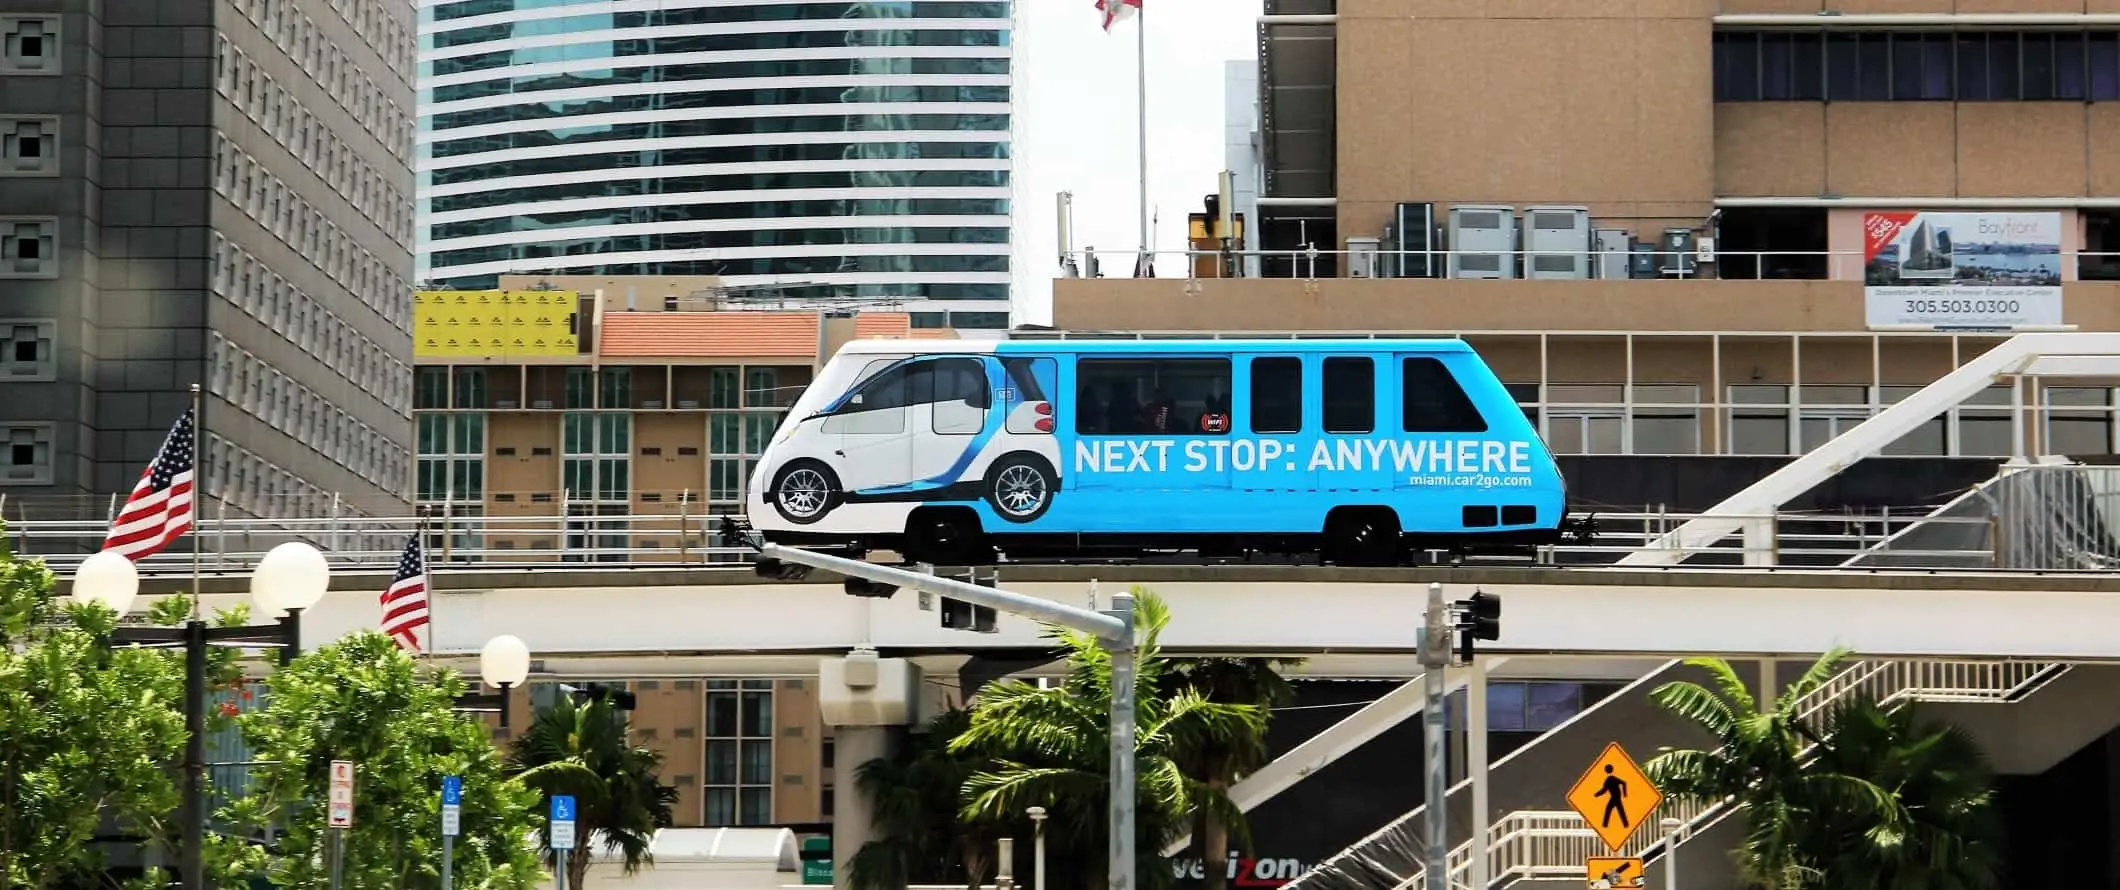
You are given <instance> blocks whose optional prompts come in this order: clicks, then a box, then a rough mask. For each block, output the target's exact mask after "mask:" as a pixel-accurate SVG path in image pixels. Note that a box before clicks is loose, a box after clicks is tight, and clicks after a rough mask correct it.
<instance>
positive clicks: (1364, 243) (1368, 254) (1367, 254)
mask: <svg viewBox="0 0 2120 890" xmlns="http://www.w3.org/2000/svg"><path fill="white" fill-rule="evenodd" d="M1381 243H1382V241H1381V240H1379V239H1376V238H1349V239H1347V277H1349V278H1375V277H1377V245H1379V244H1381Z"/></svg>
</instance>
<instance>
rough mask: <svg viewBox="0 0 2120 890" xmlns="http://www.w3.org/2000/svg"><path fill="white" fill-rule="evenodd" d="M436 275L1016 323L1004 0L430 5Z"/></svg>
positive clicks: (437, 281)
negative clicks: (659, 279)
mask: <svg viewBox="0 0 2120 890" xmlns="http://www.w3.org/2000/svg"><path fill="white" fill-rule="evenodd" d="M420 15H421V24H420V34H421V47H422V48H421V52H420V66H421V81H420V106H419V114H420V125H419V129H420V133H419V145H420V171H421V173H420V191H419V199H420V200H419V208H420V209H419V214H420V215H419V223H418V227H419V230H420V244H419V253H420V269H421V271H420V277H421V278H422V279H423V280H425V281H427V282H429V283H431V284H432V285H434V286H437V287H449V288H490V287H493V286H494V285H495V283H496V281H497V280H498V278H499V276H501V275H503V274H553V275H597V276H609V275H655V276H689V275H711V276H718V277H720V278H721V279H722V281H723V282H724V284H725V285H726V286H727V287H728V288H730V289H731V290H734V291H737V292H740V293H745V294H751V295H755V296H756V298H757V301H758V302H759V303H761V304H770V305H776V306H790V305H803V304H814V303H815V302H817V301H824V302H828V303H836V304H840V305H845V304H848V303H858V304H865V305H871V306H875V305H882V306H886V307H888V308H891V309H895V310H899V311H907V312H911V313H913V317H914V319H915V320H916V322H917V323H918V324H919V325H920V326H922V327H945V326H947V327H957V328H1001V327H1005V326H1006V325H1007V321H1008V314H1007V313H1008V281H1009V272H1008V261H1009V260H1008V257H1009V219H1010V217H1009V210H1010V208H1009V174H1010V160H1009V107H1010V106H1009V98H1010V77H1011V72H1010V57H1011V53H1012V49H1011V46H1010V43H1011V41H1010V32H1011V10H1010V4H1009V2H1007V0H919V2H905V0H892V2H784V3H771V2H766V3H761V2H751V0H745V2H734V0H665V2H660V3H652V4H649V3H625V2H621V3H616V4H614V3H607V2H597V3H586V2H583V3H569V2H566V0H444V2H433V3H422V4H421V10H420Z"/></svg>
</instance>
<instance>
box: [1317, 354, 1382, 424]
mask: <svg viewBox="0 0 2120 890" xmlns="http://www.w3.org/2000/svg"><path fill="white" fill-rule="evenodd" d="M1376 428H1377V370H1376V363H1375V362H1373V361H1370V360H1369V359H1367V358H1355V357H1344V356H1343V357H1338V358H1329V359H1326V360H1325V431H1326V432H1328V433H1369V432H1375V431H1376Z"/></svg>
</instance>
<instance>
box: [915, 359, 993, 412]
mask: <svg viewBox="0 0 2120 890" xmlns="http://www.w3.org/2000/svg"><path fill="white" fill-rule="evenodd" d="M928 364H930V365H933V366H934V375H935V383H934V397H933V401H937V402H949V401H961V402H971V403H974V404H979V405H985V404H986V403H987V397H986V369H985V368H983V367H981V366H980V364H979V362H978V361H977V360H976V359H968V358H945V359H936V360H935V361H932V362H928Z"/></svg>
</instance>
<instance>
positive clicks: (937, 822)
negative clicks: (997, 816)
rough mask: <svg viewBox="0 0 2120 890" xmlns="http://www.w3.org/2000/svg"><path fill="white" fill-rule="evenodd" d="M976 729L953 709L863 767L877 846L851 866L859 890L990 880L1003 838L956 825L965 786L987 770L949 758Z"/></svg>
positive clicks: (965, 823) (985, 828)
mask: <svg viewBox="0 0 2120 890" xmlns="http://www.w3.org/2000/svg"><path fill="white" fill-rule="evenodd" d="M970 724H971V713H970V712H969V711H964V710H958V709H952V710H949V711H945V712H943V713H941V714H938V715H936V716H935V718H934V719H932V720H930V721H928V725H927V726H926V727H925V729H926V731H925V732H920V733H914V734H912V735H911V737H910V738H908V739H907V741H906V743H905V745H904V746H903V747H901V748H900V749H899V750H898V752H897V754H895V755H893V756H891V757H879V758H876V759H874V760H871V761H869V762H867V763H864V764H861V765H860V766H859V767H858V768H857V770H856V772H855V781H856V782H857V786H858V787H859V788H860V789H861V793H862V794H863V795H864V796H866V797H867V798H868V800H869V805H870V807H871V808H872V810H871V813H872V818H873V819H874V821H875V825H876V831H875V832H874V834H875V835H876V839H875V840H872V841H869V842H868V843H866V844H863V845H862V847H861V849H860V850H857V851H855V853H854V855H853V856H852V857H851V858H849V859H848V860H847V871H848V873H849V874H848V877H849V879H850V881H851V882H852V883H853V886H854V887H855V888H856V890H893V888H899V887H905V886H907V885H910V884H947V883H957V884H962V885H964V886H967V887H976V886H978V885H979V884H981V883H983V882H984V881H985V880H986V875H987V872H988V871H989V870H990V868H989V867H990V866H991V864H992V863H991V861H990V860H991V859H992V855H993V848H994V843H993V841H994V839H995V838H997V837H999V834H1000V833H999V832H998V831H996V830H995V829H994V828H993V826H992V823H989V822H983V821H980V822H974V821H969V820H964V819H960V818H958V815H959V812H960V811H961V810H962V809H963V802H962V797H961V795H962V794H963V789H964V783H965V781H966V780H967V779H969V778H971V776H972V774H973V773H975V772H978V771H979V769H981V768H982V767H983V766H984V761H982V760H981V759H980V758H979V757H978V756H977V755H976V754H975V753H973V752H969V751H966V752H958V751H953V750H951V742H953V741H955V740H956V738H957V736H958V735H960V734H962V733H963V732H964V730H965V728H966V727H968V726H970Z"/></svg>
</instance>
